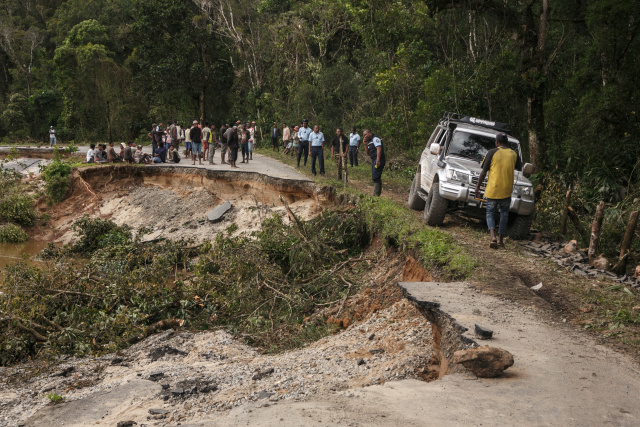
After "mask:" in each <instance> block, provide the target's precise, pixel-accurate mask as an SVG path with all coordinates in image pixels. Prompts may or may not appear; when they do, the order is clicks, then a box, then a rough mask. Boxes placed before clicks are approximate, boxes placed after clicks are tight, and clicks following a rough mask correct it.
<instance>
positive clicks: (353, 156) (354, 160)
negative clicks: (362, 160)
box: [349, 128, 360, 167]
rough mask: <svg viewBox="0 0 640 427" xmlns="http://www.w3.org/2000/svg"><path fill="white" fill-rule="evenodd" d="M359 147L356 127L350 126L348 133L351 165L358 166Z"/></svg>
mask: <svg viewBox="0 0 640 427" xmlns="http://www.w3.org/2000/svg"><path fill="white" fill-rule="evenodd" d="M359 149H360V135H358V132H356V128H351V133H350V134H349V163H350V164H351V167H353V166H354V165H355V166H358V150H359Z"/></svg>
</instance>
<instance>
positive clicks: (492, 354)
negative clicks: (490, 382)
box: [453, 346, 513, 378]
mask: <svg viewBox="0 0 640 427" xmlns="http://www.w3.org/2000/svg"><path fill="white" fill-rule="evenodd" d="M453 363H456V364H458V363H459V364H462V366H464V367H465V368H467V369H468V370H470V371H471V372H473V373H474V374H475V375H476V376H478V377H480V378H494V377H499V376H500V375H502V374H503V372H504V371H505V369H507V368H509V367H511V366H513V355H512V354H511V353H509V352H508V351H506V350H502V349H500V348H496V347H490V346H482V347H477V348H470V349H467V350H458V351H456V352H455V353H454V354H453Z"/></svg>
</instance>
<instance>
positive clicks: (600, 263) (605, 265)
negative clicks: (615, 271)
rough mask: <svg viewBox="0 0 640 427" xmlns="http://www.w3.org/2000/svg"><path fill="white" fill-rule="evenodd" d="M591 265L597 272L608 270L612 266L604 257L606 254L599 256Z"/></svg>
mask: <svg viewBox="0 0 640 427" xmlns="http://www.w3.org/2000/svg"><path fill="white" fill-rule="evenodd" d="M589 264H590V265H591V266H592V267H593V268H595V269H597V270H608V269H609V266H610V265H611V264H609V260H608V259H607V257H605V256H604V254H600V255H598V256H597V257H595V258H594V259H592V260H591V261H589Z"/></svg>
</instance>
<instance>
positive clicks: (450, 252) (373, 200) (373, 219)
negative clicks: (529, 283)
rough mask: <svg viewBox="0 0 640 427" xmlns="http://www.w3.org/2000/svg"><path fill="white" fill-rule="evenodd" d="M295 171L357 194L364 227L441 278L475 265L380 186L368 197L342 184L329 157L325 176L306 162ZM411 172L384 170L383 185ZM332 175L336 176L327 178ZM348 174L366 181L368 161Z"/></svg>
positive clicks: (398, 182) (405, 184) (406, 182)
mask: <svg viewBox="0 0 640 427" xmlns="http://www.w3.org/2000/svg"><path fill="white" fill-rule="evenodd" d="M326 151H327V150H325V152H326ZM260 154H263V155H266V156H269V157H272V158H275V159H277V160H280V161H282V162H283V163H287V164H289V165H291V166H294V167H295V166H296V158H295V157H291V156H285V155H283V154H282V153H277V152H273V151H272V150H269V149H264V148H263V149H262V150H261V151H260ZM299 171H300V172H301V173H303V174H305V175H307V176H309V177H310V178H312V179H314V180H315V181H316V182H317V183H318V185H331V186H333V187H334V188H337V189H338V191H339V192H341V193H343V194H346V195H349V196H357V197H358V198H359V202H358V203H359V205H360V208H361V210H362V212H363V214H364V217H365V220H366V223H367V227H368V229H369V230H370V231H371V232H372V234H375V235H378V236H379V237H381V238H383V239H384V240H385V241H386V242H387V244H389V245H392V246H396V247H398V248H400V249H401V250H402V251H403V252H405V253H407V254H409V253H416V254H417V257H418V259H419V260H420V261H421V262H422V264H423V265H424V266H425V267H426V268H429V269H433V267H436V268H438V269H440V270H441V271H442V272H443V273H444V276H445V277H444V278H447V279H462V278H465V277H468V276H469V275H470V274H471V272H472V271H473V269H474V268H475V267H476V264H477V263H476V261H475V260H474V259H473V258H471V257H470V256H469V255H468V254H467V253H466V252H465V251H464V250H463V249H462V247H460V246H459V245H458V244H457V243H456V241H455V239H453V238H452V237H451V236H450V235H449V234H448V233H446V232H444V231H442V230H439V229H438V228H434V227H429V226H425V225H424V224H423V223H422V221H420V219H419V218H418V217H417V216H416V215H415V213H414V212H412V211H411V210H410V209H409V208H407V207H406V206H405V205H404V204H400V203H398V202H395V201H393V200H391V199H387V198H385V197H384V190H383V193H382V197H372V196H369V195H365V194H363V193H362V192H361V191H359V190H357V189H356V188H354V187H350V186H347V187H346V188H345V187H344V185H343V183H342V182H341V181H338V180H337V173H338V172H337V167H336V164H335V162H334V161H333V160H331V159H325V171H326V175H325V177H314V176H313V175H312V174H311V168H310V166H307V167H306V168H304V167H303V168H300V169H299ZM414 172H415V171H413V172H412V173H407V171H404V170H399V171H389V172H387V171H386V170H385V172H384V174H383V185H384V184H390V185H392V186H399V187H401V188H409V187H410V186H411V180H412V179H413V173H414ZM334 176H335V177H336V179H333V178H330V177H334ZM349 177H350V179H353V180H358V181H364V182H367V181H369V180H370V179H371V169H370V165H369V164H366V163H361V164H360V166H359V167H357V168H349Z"/></svg>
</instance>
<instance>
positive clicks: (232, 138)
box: [227, 126, 239, 168]
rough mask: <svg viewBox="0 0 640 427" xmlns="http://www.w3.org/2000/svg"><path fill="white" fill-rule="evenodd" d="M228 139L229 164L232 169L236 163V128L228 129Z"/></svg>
mask: <svg viewBox="0 0 640 427" xmlns="http://www.w3.org/2000/svg"><path fill="white" fill-rule="evenodd" d="M227 133H228V134H229V137H228V138H227V141H228V142H227V143H228V144H229V164H230V165H231V167H232V168H237V167H238V166H236V161H237V160H238V148H239V142H238V127H237V126H234V127H233V128H229V130H227Z"/></svg>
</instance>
